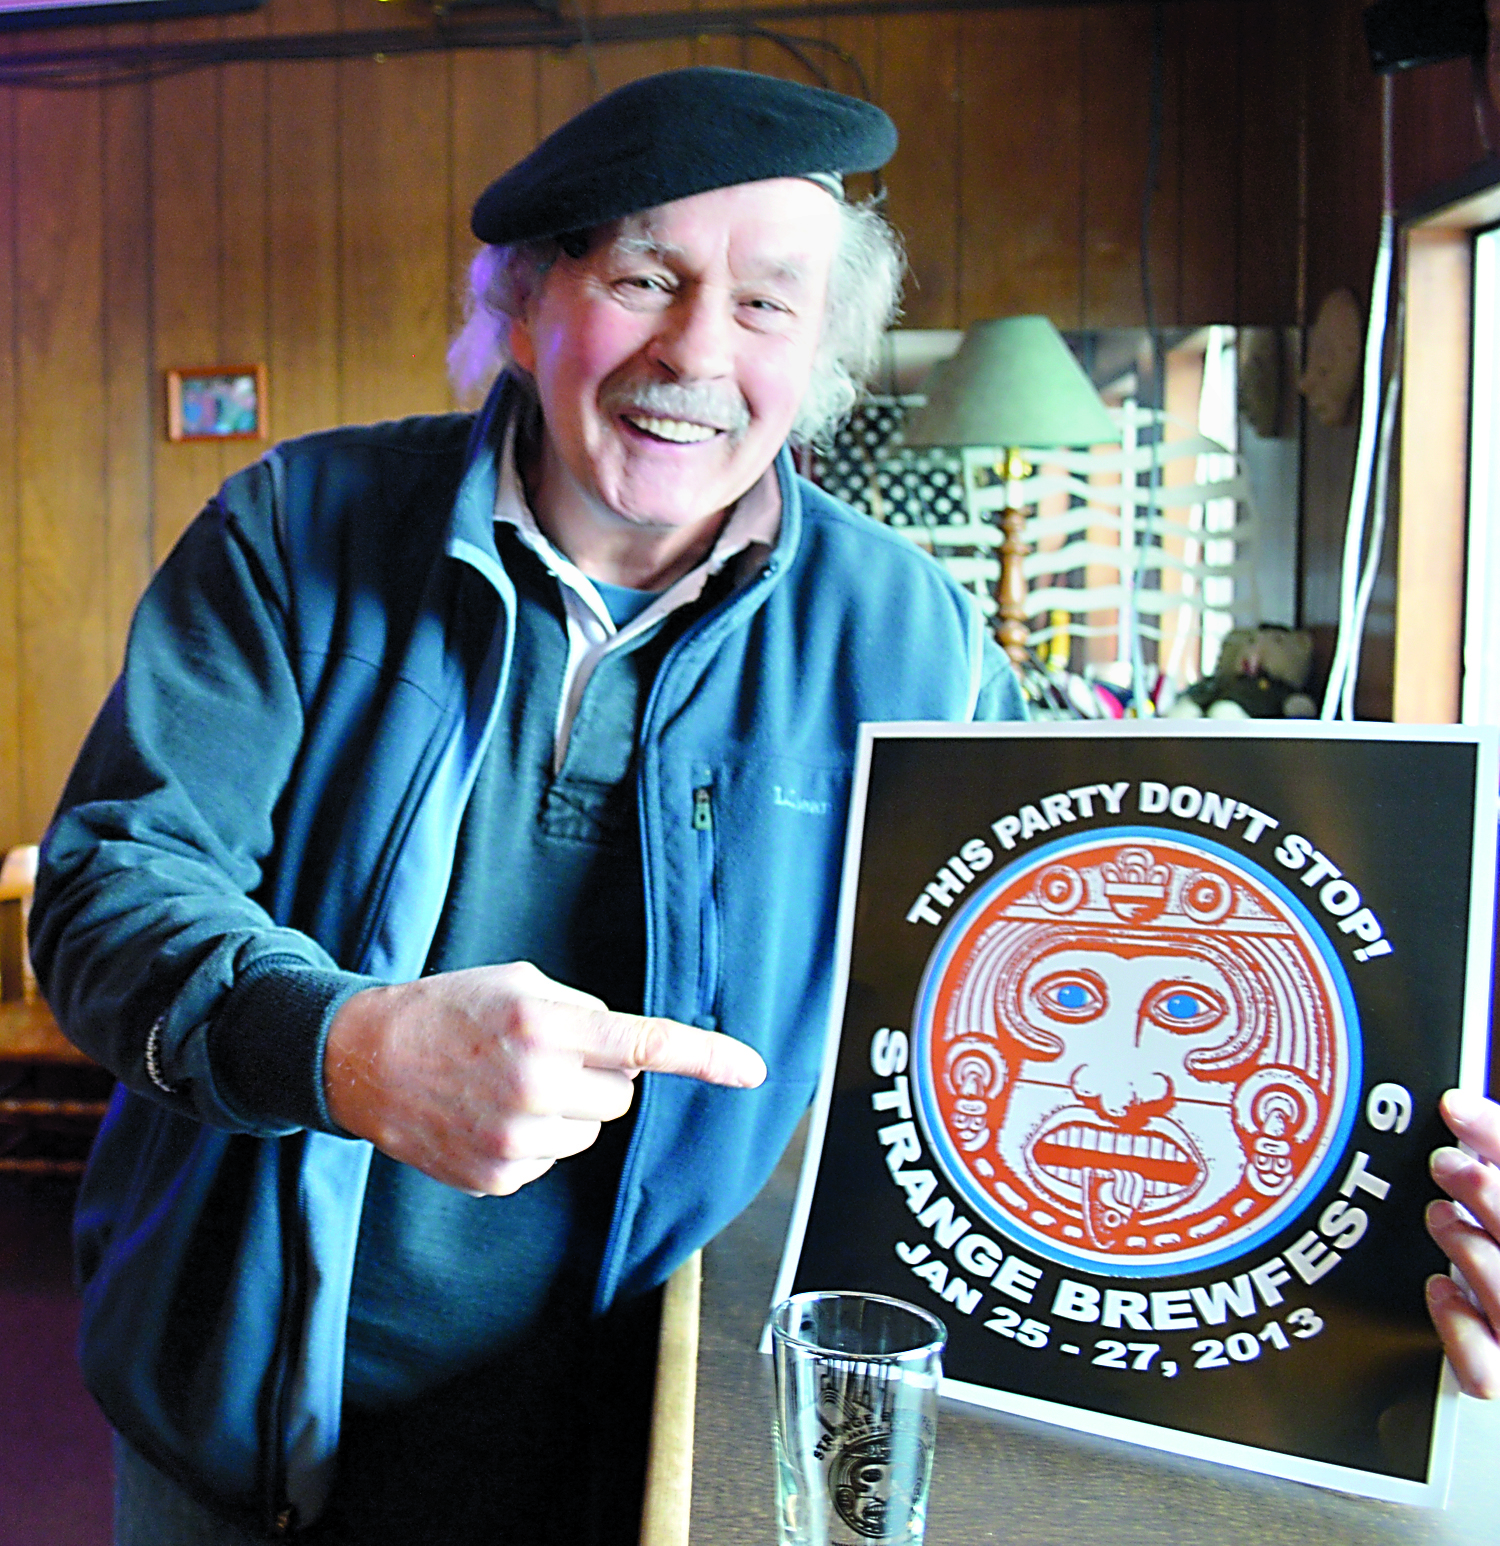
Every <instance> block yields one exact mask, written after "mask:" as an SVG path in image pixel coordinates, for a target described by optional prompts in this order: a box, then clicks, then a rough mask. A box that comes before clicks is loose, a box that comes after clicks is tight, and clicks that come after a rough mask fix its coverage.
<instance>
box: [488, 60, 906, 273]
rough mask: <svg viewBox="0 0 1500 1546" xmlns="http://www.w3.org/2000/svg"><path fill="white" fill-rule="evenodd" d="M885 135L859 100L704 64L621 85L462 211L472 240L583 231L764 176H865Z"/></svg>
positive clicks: (882, 156)
mask: <svg viewBox="0 0 1500 1546" xmlns="http://www.w3.org/2000/svg"><path fill="white" fill-rule="evenodd" d="M895 149H896V126H895V125H894V124H893V123H892V122H891V120H890V119H889V118H887V117H886V115H885V114H884V113H883V112H881V110H880V109H879V108H878V107H875V106H874V105H873V104H871V103H869V102H861V101H860V100H858V98H855V97H846V96H842V95H840V94H839V93H838V92H836V91H823V90H820V89H819V88H817V87H815V86H800V85H798V84H796V82H794V81H784V80H779V79H777V78H776V77H775V76H771V75H756V74H753V73H752V72H750V71H748V70H723V69H718V68H715V67H712V66H707V65H698V66H694V67H693V68H691V69H686V70H668V71H666V72H665V73H664V74H661V75H648V76H646V77H645V78H644V79H642V80H637V81H631V82H630V83H629V84H628V85H625V86H621V87H619V88H618V89H617V90H615V91H612V92H610V93H609V95H608V96H606V97H601V98H600V99H599V101H597V102H595V103H594V104H593V105H592V106H591V107H586V108H585V109H584V110H583V111H582V112H581V113H579V114H578V115H577V116H576V117H574V118H570V119H569V120H568V121H567V123H565V124H563V126H562V127H561V128H560V129H556V130H554V131H553V133H551V134H550V135H548V137H547V138H546V139H545V140H543V141H542V143H541V144H540V145H538V146H537V148H536V149H535V150H533V151H532V152H531V154H530V155H529V156H527V157H526V158H525V160H523V161H518V162H517V163H516V165H515V166H513V167H512V168H511V169H510V170H509V171H508V172H506V173H505V174H504V176H502V177H500V178H497V179H496V181H494V182H492V183H491V184H490V185H489V187H488V188H486V189H485V190H484V192H483V193H481V194H480V195H479V199H478V201H477V202H476V203H475V205H474V217H473V220H472V222H471V226H472V229H473V232H474V234H475V236H477V237H478V238H479V239H480V241H482V242H495V243H499V244H508V243H511V242H520V241H535V240H538V239H539V238H542V237H546V236H561V235H562V234H563V233H564V232H568V231H585V230H588V229H590V228H591V227H593V226H596V225H603V224H604V223H605V222H606V221H608V220H618V219H619V218H620V217H621V216H622V215H632V214H634V213H635V212H636V211H637V210H642V209H653V208H655V207H656V206H657V205H659V204H670V203H671V202H672V200H673V199H685V198H688V197H690V196H691V195H692V194H695V193H707V192H708V191H709V190H710V189H713V188H727V187H729V186H730V185H731V184H734V183H750V182H760V181H761V180H762V179H763V178H768V177H806V176H809V175H812V174H816V173H840V172H873V171H874V170H875V169H876V167H880V166H884V165H885V163H886V162H887V161H889V160H890V158H891V156H892V154H893V153H894V152H895Z"/></svg>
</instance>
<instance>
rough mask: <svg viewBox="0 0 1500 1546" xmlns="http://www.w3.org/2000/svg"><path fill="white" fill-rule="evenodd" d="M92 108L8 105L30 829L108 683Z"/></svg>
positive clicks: (35, 102) (98, 165)
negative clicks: (18, 172)
mask: <svg viewBox="0 0 1500 1546" xmlns="http://www.w3.org/2000/svg"><path fill="white" fill-rule="evenodd" d="M100 108H101V104H100V102H99V99H98V97H97V96H95V97H93V98H92V99H85V100H84V101H82V102H78V101H74V100H72V99H70V98H69V97H68V96H67V95H66V94H64V93H51V92H28V93H22V94H21V95H20V97H19V98H18V101H17V105H16V139H15V144H16V165H17V167H18V168H23V169H24V175H23V176H21V177H20V178H19V179H18V187H17V199H16V223H15V241H14V246H15V263H16V279H17V295H18V300H19V304H20V308H21V313H20V327H19V348H18V350H17V358H16V390H17V399H18V410H19V411H18V417H17V422H18V425H19V431H20V441H19V449H20V454H19V459H18V461H19V470H20V478H19V489H18V506H19V511H20V525H21V544H20V549H21V550H20V568H21V573H22V575H23V576H24V577H25V578H24V584H23V586H22V590H21V597H20V608H19V611H20V659H19V662H18V665H19V675H20V686H21V716H20V736H19V740H20V748H21V772H20V796H21V798H20V813H19V814H20V824H21V828H22V831H23V833H26V834H29V835H31V836H32V837H35V836H36V835H38V834H40V833H41V831H42V829H43V827H44V826H45V824H46V821H47V819H48V817H49V816H50V815H51V812H52V808H53V806H54V805H55V803H56V800H57V795H58V792H59V790H60V789H61V787H62V783H63V780H64V778H65V777H66V775H67V772H68V769H69V767H70V766H71V765H72V762H73V758H74V756H75V755H76V753H77V750H78V745H79V742H80V741H81V740H82V738H83V734H84V731H85V730H86V729H87V727H88V724H89V721H90V720H91V719H92V717H93V714H94V711H95V710H96V709H97V708H98V705H99V702H100V700H101V699H102V698H103V696H104V690H105V687H106V685H107V683H106V678H105V674H104V669H103V661H104V653H105V650H104V639H103V633H104V630H103V626H102V616H103V604H102V603H103V592H104V562H103V550H104V542H103V534H104V510H105V469H104V453H103V441H102V437H101V435H100V426H101V424H102V423H103V421H104V406H105V404H104V389H103V381H104V350H103V317H102V315H101V297H102V294H103V261H102V253H103V245H104V229H103V209H102V200H101V197H100V192H101V188H102V183H103V171H102V154H101V127H100V119H101V111H100Z"/></svg>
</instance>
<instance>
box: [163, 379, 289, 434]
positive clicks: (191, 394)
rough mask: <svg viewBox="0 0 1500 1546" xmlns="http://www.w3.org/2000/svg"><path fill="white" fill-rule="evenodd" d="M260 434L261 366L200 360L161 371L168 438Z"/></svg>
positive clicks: (263, 405) (263, 384)
mask: <svg viewBox="0 0 1500 1546" xmlns="http://www.w3.org/2000/svg"><path fill="white" fill-rule="evenodd" d="M265 438H266V367H265V366H264V365H205V366H202V367H200V368H198V369H195V370H169V371H168V372H167V439H168V440H264V439H265Z"/></svg>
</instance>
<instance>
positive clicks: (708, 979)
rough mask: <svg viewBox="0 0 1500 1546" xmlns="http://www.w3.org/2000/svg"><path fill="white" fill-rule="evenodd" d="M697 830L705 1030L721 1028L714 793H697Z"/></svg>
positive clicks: (701, 1016) (700, 1018)
mask: <svg viewBox="0 0 1500 1546" xmlns="http://www.w3.org/2000/svg"><path fill="white" fill-rule="evenodd" d="M693 830H694V831H695V832H696V833H697V834H698V1013H697V1016H696V1019H695V1023H696V1024H697V1025H699V1026H701V1027H702V1028H703V1029H705V1030H713V1029H715V1028H716V1026H717V1024H718V1019H717V1016H716V1015H715V1014H714V1009H715V1005H716V1001H717V999H718V988H719V906H718V898H717V896H716V895H715V891H714V806H713V791H712V790H711V789H709V788H708V787H707V786H706V785H704V786H700V787H699V788H697V789H695V790H693Z"/></svg>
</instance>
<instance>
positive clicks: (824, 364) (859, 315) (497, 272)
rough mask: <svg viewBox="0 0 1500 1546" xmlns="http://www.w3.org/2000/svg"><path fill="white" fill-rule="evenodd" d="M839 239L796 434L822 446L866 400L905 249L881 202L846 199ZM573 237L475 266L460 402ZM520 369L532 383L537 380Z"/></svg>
mask: <svg viewBox="0 0 1500 1546" xmlns="http://www.w3.org/2000/svg"><path fill="white" fill-rule="evenodd" d="M839 213H840V216H841V226H840V232H839V245H838V249H837V251H836V252H835V253H834V258H833V266H832V269H831V270H830V272H829V276H828V302H827V306H826V308H825V311H824V316H823V337H822V340H821V342H820V343H819V345H818V352H817V356H816V358H815V359H814V361H813V370H812V379H811V381H810V382H809V384H808V388H807V394H806V396H805V397H804V398H803V399H802V404H801V407H800V408H799V409H798V410H797V417H796V419H795V420H794V421H793V424H792V439H793V440H796V441H798V442H800V443H803V444H808V445H819V444H824V443H826V442H827V441H828V440H830V439H831V438H832V436H833V432H834V431H835V430H836V429H837V428H838V426H839V424H840V423H841V422H842V420H843V419H844V416H845V415H846V414H847V413H848V412H849V410H850V409H851V408H852V407H853V406H854V404H855V403H856V401H858V399H859V394H860V392H861V391H862V390H863V389H864V386H865V383H866V382H867V381H868V380H869V379H870V377H871V376H872V375H873V374H874V373H875V369H876V367H877V365H878V364H879V361H880V342H881V338H882V335H883V334H884V333H885V330H886V329H887V328H888V327H889V326H890V325H891V323H892V322H894V321H895V319H896V314H897V311H898V309H899V306H900V298H901V277H902V274H903V272H904V271H905V268H906V255H905V253H904V252H903V250H902V247H901V238H900V237H899V236H898V235H897V234H896V232H895V230H894V229H893V228H892V227H891V225H890V224H889V223H888V222H887V221H886V220H885V218H884V217H883V216H882V215H881V214H880V212H879V211H878V209H876V207H875V205H874V201H873V200H871V201H866V202H865V203H862V204H843V203H841V204H840V205H839ZM565 245H566V246H567V247H568V248H570V249H571V248H572V246H573V243H572V240H571V239H570V238H568V237H563V238H549V239H548V240H546V241H539V242H521V243H518V244H516V245H515V246H513V247H493V246H484V247H481V248H480V249H479V251H478V252H477V253H476V254H475V256H474V261H473V262H472V263H471V264H470V265H469V288H468V293H467V295H466V296H465V300H464V324H463V326H462V327H461V328H460V329H459V331H458V332H457V333H456V334H455V335H454V339H453V342H452V344H451V345H450V346H449V348H448V375H449V378H450V379H451V380H452V382H453V386H454V389H455V391H456V392H457V393H458V395H459V398H460V400H461V401H464V402H474V401H477V400H478V398H480V397H481V396H482V395H483V394H484V392H485V391H486V389H487V388H488V387H489V384H490V383H491V382H492V381H493V380H494V378H495V377H496V376H497V375H498V374H499V373H500V371H501V370H503V369H505V367H506V366H508V365H513V363H514V361H513V360H512V357H511V353H510V324H511V320H512V318H514V317H518V316H520V314H521V313H522V311H524V310H525V308H526V305H527V303H528V301H529V300H530V299H531V297H532V296H533V295H534V294H535V293H536V290H537V287H538V286H539V285H540V284H541V282H542V280H543V278H544V277H545V276H546V273H547V271H548V269H550V268H551V267H552V265H553V264H554V263H555V262H556V261H557V259H558V256H559V255H560V254H561V253H562V252H563V251H564V250H565ZM516 375H517V377H518V378H519V379H521V380H522V381H523V382H524V383H525V384H526V385H528V386H529V385H530V382H529V379H528V378H526V377H525V376H524V374H523V373H522V372H520V371H519V370H518V371H517V372H516Z"/></svg>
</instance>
